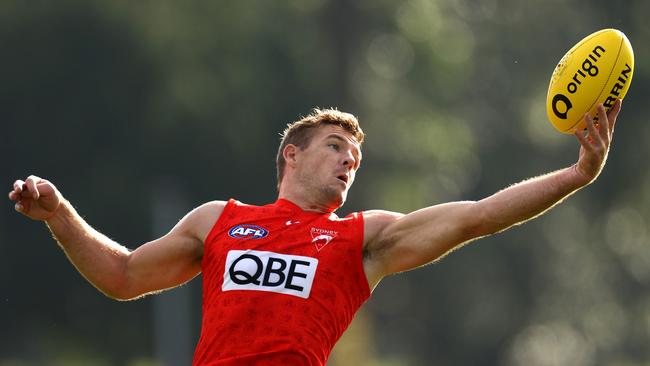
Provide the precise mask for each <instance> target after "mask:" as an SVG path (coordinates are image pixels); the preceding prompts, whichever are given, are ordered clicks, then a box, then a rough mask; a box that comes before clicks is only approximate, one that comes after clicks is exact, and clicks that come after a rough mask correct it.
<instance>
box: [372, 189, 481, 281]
mask: <svg viewBox="0 0 650 366" xmlns="http://www.w3.org/2000/svg"><path fill="white" fill-rule="evenodd" d="M480 215H481V212H480V211H479V210H477V207H476V205H475V202H473V201H462V202H451V203H445V204H440V205H435V206H431V207H427V208H423V209H421V210H417V211H414V212H412V213H409V214H407V215H395V214H387V213H383V214H382V213H378V214H377V215H376V216H375V217H374V218H373V215H372V214H371V215H369V217H368V220H369V221H372V220H373V219H374V220H375V221H376V222H380V224H379V225H378V226H379V227H378V228H376V229H375V232H376V233H375V235H374V238H372V240H371V242H369V243H368V246H367V251H368V253H369V255H370V257H371V258H373V260H374V261H376V262H377V264H378V266H379V267H380V268H381V273H382V275H383V276H385V275H389V274H392V273H397V272H402V271H407V270H410V269H413V268H417V267H419V266H422V265H425V264H427V263H430V262H432V261H435V260H437V259H439V258H440V257H442V256H444V255H445V254H446V253H448V252H449V251H451V250H453V249H454V248H456V247H458V246H459V245H462V244H463V243H466V242H468V241H469V240H471V239H474V238H477V237H479V236H481V235H480V234H479V232H480V231H479V229H478V226H479V223H480V222H481V218H480ZM371 225H372V224H371ZM371 225H369V227H372V226H371Z"/></svg>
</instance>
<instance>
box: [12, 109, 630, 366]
mask: <svg viewBox="0 0 650 366" xmlns="http://www.w3.org/2000/svg"><path fill="white" fill-rule="evenodd" d="M620 109H621V102H620V101H617V103H616V104H615V106H614V107H613V108H612V109H611V110H610V111H609V112H607V111H605V109H604V108H603V106H602V105H600V106H599V107H598V117H599V119H598V121H599V124H595V123H594V122H593V120H592V118H591V117H590V116H588V115H585V117H584V118H585V121H586V123H587V131H586V133H585V132H584V131H577V132H576V133H575V136H576V138H577V139H578V141H579V142H580V145H581V148H580V153H579V157H578V161H577V163H576V164H574V165H572V166H571V167H568V168H565V169H561V170H558V171H555V172H552V173H549V174H546V175H543V176H540V177H536V178H532V179H529V180H526V181H523V182H521V183H519V184H516V185H513V186H510V187H508V188H506V189H504V190H501V191H499V192H497V193H496V194H494V195H492V196H490V197H487V198H485V199H483V200H480V201H476V202H474V201H463V202H452V203H446V204H440V205H435V206H431V207H427V208H423V209H420V210H417V211H415V212H412V213H409V214H401V213H395V212H388V211H380V210H372V211H364V212H357V213H354V214H351V215H349V216H346V217H344V218H339V217H338V216H336V215H335V214H334V211H335V210H336V209H338V208H339V207H341V206H342V205H343V203H344V202H345V199H346V195H347V191H348V189H349V187H350V186H351V185H352V183H353V182H354V178H355V173H356V171H357V169H358V168H359V165H360V163H361V143H362V142H363V138H364V135H363V132H362V130H361V129H360V127H359V125H358V122H357V120H356V118H355V117H354V116H352V115H350V114H347V113H342V112H339V111H337V110H323V111H321V110H314V113H312V114H311V115H309V116H307V117H305V118H303V119H301V120H300V121H297V122H295V123H293V124H291V125H289V127H288V128H287V129H286V130H285V132H284V136H283V140H282V143H281V145H280V148H279V151H278V156H277V166H278V190H279V195H278V200H277V201H276V202H275V203H273V204H270V205H266V206H251V205H246V204H243V203H240V202H238V201H235V200H232V199H231V200H229V201H213V202H208V203H206V204H204V205H202V206H200V207H198V208H196V209H194V210H192V211H191V212H189V213H188V214H187V215H186V216H185V217H184V218H183V219H182V220H180V222H179V223H178V224H177V225H176V226H175V227H174V228H173V229H172V230H171V231H170V232H169V233H168V234H167V235H165V236H163V237H161V238H159V239H156V240H154V241H151V242H149V243H146V244H144V245H142V246H140V247H138V248H137V249H136V250H134V251H129V250H127V249H126V248H125V247H123V246H121V245H119V244H117V243H115V242H113V241H112V240H110V239H108V238H107V237H105V236H104V235H102V234H100V233H99V232H97V231H96V230H94V229H93V228H92V227H90V226H89V225H88V224H87V223H86V222H85V221H84V220H83V219H82V218H81V217H80V216H79V215H78V214H77V213H76V212H75V210H74V208H73V207H72V205H71V204H70V203H69V202H67V201H66V200H65V199H64V198H63V196H62V195H61V193H60V192H59V191H58V190H57V189H56V188H55V186H54V185H53V184H52V183H50V182H48V181H47V180H45V179H41V178H38V177H35V176H30V177H29V178H27V179H26V180H25V181H22V180H18V181H16V182H15V183H14V186H13V190H12V191H11V192H10V193H9V198H10V199H11V200H13V201H15V202H16V204H15V207H16V210H17V211H19V212H21V213H22V214H24V215H26V216H28V217H30V218H32V219H35V220H42V221H45V222H46V224H47V225H48V227H49V228H50V230H51V231H52V233H53V234H54V236H55V238H56V239H57V240H58V242H59V244H60V245H61V247H62V248H63V250H64V251H65V253H66V254H67V256H68V257H69V259H70V260H71V262H72V263H73V264H74V265H75V266H76V267H77V269H78V270H79V271H80V272H81V273H82V274H83V275H84V276H85V277H86V279H88V281H90V282H91V283H92V284H93V285H94V286H96V287H97V288H98V289H99V290H101V291H102V292H104V293H105V294H106V295H108V296H110V297H112V298H115V299H120V300H127V299H135V298H138V297H141V296H143V295H145V294H149V293H153V292H157V291H161V290H164V289H167V288H172V287H175V286H178V285H180V284H183V283H185V282H187V281H189V280H190V279H192V278H193V277H195V276H197V275H198V274H199V273H201V272H202V273H203V276H204V279H203V286H204V288H203V291H204V294H203V321H202V331H201V338H200V340H199V343H198V345H197V348H196V352H195V355H194V365H248V364H254V365H324V364H325V363H326V361H327V358H328V355H329V352H330V351H331V349H332V347H333V346H334V344H335V342H336V341H337V340H338V339H339V337H340V336H341V335H342V333H343V332H344V330H345V329H346V328H347V326H348V325H349V323H350V322H351V320H352V318H353V316H354V314H355V312H356V311H357V310H358V308H359V307H360V306H361V305H362V304H363V303H364V302H365V301H366V300H367V298H368V297H369V296H370V293H371V291H372V289H374V288H375V286H377V284H378V283H379V282H380V281H381V279H382V278H383V277H385V276H387V275H390V274H393V273H397V272H402V271H406V270H410V269H413V268H416V267H419V266H422V265H424V264H427V263H430V262H432V261H435V260H436V259H439V258H440V257H442V256H443V255H445V253H447V252H449V251H451V250H453V249H454V248H457V247H459V246H461V245H463V244H465V243H468V242H469V241H471V240H474V239H477V238H480V237H483V236H486V235H490V234H493V233H496V232H499V231H502V230H504V229H506V228H508V227H510V226H512V225H515V224H519V223H522V222H524V221H526V220H528V219H531V218H533V217H535V216H538V215H540V214H542V213H543V212H545V211H546V210H548V209H549V208H551V207H552V206H554V205H555V204H557V203H558V202H560V201H562V200H563V199H564V198H566V197H568V196H569V195H571V194H572V193H574V192H575V191H577V190H578V189H580V188H582V187H584V186H586V185H588V184H589V183H591V182H592V181H594V180H595V179H596V178H597V177H598V175H599V173H600V171H601V170H602V168H603V166H604V164H605V160H606V158H607V153H608V151H609V147H610V143H611V140H612V135H613V130H614V124H615V121H616V117H617V116H618V113H619V112H620Z"/></svg>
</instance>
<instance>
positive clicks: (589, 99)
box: [546, 29, 634, 133]
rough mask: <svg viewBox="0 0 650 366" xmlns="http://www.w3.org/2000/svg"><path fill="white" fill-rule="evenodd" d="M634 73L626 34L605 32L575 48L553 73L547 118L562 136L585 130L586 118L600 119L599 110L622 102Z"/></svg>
mask: <svg viewBox="0 0 650 366" xmlns="http://www.w3.org/2000/svg"><path fill="white" fill-rule="evenodd" d="M633 73H634V52H633V51H632V45H631V44H630V41H629V40H628V39H627V37H626V36H625V34H623V32H621V31H619V30H616V29H603V30H600V31H598V32H595V33H592V34H590V35H588V36H587V37H585V38H584V39H583V40H581V41H580V42H578V43H577V44H576V45H575V46H573V47H572V48H571V49H570V50H569V51H568V52H567V53H566V54H565V55H564V57H562V59H561V60H560V62H559V63H558V64H557V66H556V67H555V70H554V71H553V76H551V82H550V83H549V86H548V93H547V94H546V114H547V115H548V118H549V120H550V121H551V124H553V126H555V128H556V129H557V130H558V131H560V132H563V133H573V132H574V131H575V130H576V129H584V128H585V127H586V126H585V122H584V115H585V113H587V112H588V113H589V114H590V115H591V116H592V117H594V119H595V120H597V119H598V116H597V114H596V107H597V105H598V104H599V103H603V105H604V106H605V109H607V110H608V111H609V110H610V109H611V108H612V107H613V106H614V102H615V101H616V99H623V97H625V94H626V93H627V91H628V89H629V88H630V83H631V82H632V74H633Z"/></svg>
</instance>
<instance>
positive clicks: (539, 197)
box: [476, 166, 590, 236]
mask: <svg viewBox="0 0 650 366" xmlns="http://www.w3.org/2000/svg"><path fill="white" fill-rule="evenodd" d="M589 182H590V180H589V179H588V178H585V177H584V176H582V175H581V174H580V173H579V172H578V171H577V170H576V168H575V166H571V167H568V168H564V169H561V170H558V171H555V172H552V173H548V174H545V175H542V176H539V177H535V178H531V179H528V180H525V181H523V182H520V183H517V184H515V185H512V186H510V187H508V188H505V189H503V190H501V191H499V192H497V193H495V194H493V195H492V196H490V197H487V198H485V199H483V200H481V201H478V202H476V206H477V208H478V209H479V210H480V212H481V213H482V215H481V219H480V222H481V225H480V226H479V227H480V229H479V230H480V236H483V235H489V234H492V233H495V232H499V231H502V230H505V229H507V228H508V227H510V226H513V225H517V224H521V223H524V222H526V221H528V220H530V219H532V218H535V217H537V216H539V215H541V214H543V213H544V212H546V211H547V210H549V209H550V208H552V207H553V206H555V205H557V204H558V203H560V202H562V201H563V200H564V199H565V198H567V197H569V196H570V195H572V194H573V193H574V192H576V191H578V190H579V189H580V188H582V187H584V186H585V185H587V184H589Z"/></svg>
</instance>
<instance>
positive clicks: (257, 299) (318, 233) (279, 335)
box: [193, 199, 370, 366]
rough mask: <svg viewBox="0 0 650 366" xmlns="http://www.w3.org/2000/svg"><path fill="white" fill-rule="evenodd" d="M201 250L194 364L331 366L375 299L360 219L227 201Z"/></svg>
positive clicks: (289, 206)
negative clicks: (368, 277)
mask: <svg viewBox="0 0 650 366" xmlns="http://www.w3.org/2000/svg"><path fill="white" fill-rule="evenodd" d="M204 244H205V249H204V256H203V261H202V263H201V268H202V272H203V320H202V327H201V328H202V329H201V337H200V339H199V342H198V345H197V347H196V351H195V353H194V362H193V365H194V366H212V365H237V366H242V365H325V363H326V361H327V358H328V356H329V353H330V351H331V350H332V348H333V347H334V344H335V343H336V341H337V340H338V339H339V338H340V337H341V335H342V334H343V332H344V331H345V329H346V328H347V327H348V325H349V324H350V322H351V321H352V318H353V317H354V314H355V313H356V311H357V310H358V309H359V307H360V306H361V305H362V304H363V303H364V302H365V301H366V300H367V299H368V297H369V296H370V289H369V287H368V282H367V280H366V276H365V274H364V271H363V264H362V244H363V215H362V214H361V213H354V214H351V215H349V216H346V217H344V218H339V217H338V216H336V215H335V214H334V213H326V214H323V213H316V212H308V211H303V210H302V209H301V208H300V207H298V206H297V205H295V204H293V203H292V202H290V201H287V200H284V199H279V200H278V201H277V202H275V203H274V204H270V205H266V206H251V205H246V204H242V203H240V202H238V201H235V200H230V201H228V203H227V204H226V206H225V208H224V210H223V212H222V214H221V216H220V217H219V219H218V220H217V222H216V223H215V225H214V227H213V228H212V230H211V231H210V233H209V234H208V237H207V238H206V240H205V243H204Z"/></svg>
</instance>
